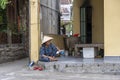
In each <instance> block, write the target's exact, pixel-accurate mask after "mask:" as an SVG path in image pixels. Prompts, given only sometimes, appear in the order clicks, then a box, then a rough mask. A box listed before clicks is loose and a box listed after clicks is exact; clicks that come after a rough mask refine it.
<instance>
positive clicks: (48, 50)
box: [40, 36, 64, 62]
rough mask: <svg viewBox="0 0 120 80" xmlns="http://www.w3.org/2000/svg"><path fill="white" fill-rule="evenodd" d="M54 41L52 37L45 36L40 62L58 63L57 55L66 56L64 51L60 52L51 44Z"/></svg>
mask: <svg viewBox="0 0 120 80" xmlns="http://www.w3.org/2000/svg"><path fill="white" fill-rule="evenodd" d="M52 39H53V38H52V37H49V36H44V38H43V41H42V46H41V48H40V61H44V62H50V61H57V58H56V54H64V51H61V50H59V49H58V48H57V47H56V46H55V45H54V44H52V43H51V40H52Z"/></svg>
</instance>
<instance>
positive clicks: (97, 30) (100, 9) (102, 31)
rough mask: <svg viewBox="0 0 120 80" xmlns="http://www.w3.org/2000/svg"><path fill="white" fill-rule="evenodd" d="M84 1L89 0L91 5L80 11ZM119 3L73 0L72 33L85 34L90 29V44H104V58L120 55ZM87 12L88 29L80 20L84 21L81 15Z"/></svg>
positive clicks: (115, 1)
mask: <svg viewBox="0 0 120 80" xmlns="http://www.w3.org/2000/svg"><path fill="white" fill-rule="evenodd" d="M85 1H89V5H90V6H91V10H89V11H88V12H87V11H84V10H85V9H84V10H83V11H82V9H83V6H86V5H87V3H85ZM119 3H120V1H119V0H74V4H73V26H74V33H79V34H81V36H84V35H85V36H86V35H87V32H89V31H90V33H91V36H90V37H91V42H90V43H91V44H98V43H100V44H104V47H103V49H104V57H105V58H108V57H113V58H117V59H118V58H119V56H120V48H119V45H120V41H119V40H120V37H119V36H118V35H119V34H120V22H119V21H120V15H119V14H120V8H119ZM89 5H88V6H89ZM88 6H87V7H88ZM85 8H86V7H85ZM86 10H87V9H86ZM81 12H82V13H81ZM87 13H88V14H91V15H89V17H88V20H89V22H90V23H89V22H88V23H86V25H88V29H87V27H86V26H85V25H82V24H83V23H82V21H83V22H85V21H86V19H85V20H84V18H83V16H85V14H87ZM81 15H83V16H81ZM90 17H91V18H90ZM81 27H83V28H81ZM90 27H91V28H90ZM81 29H83V30H81ZM84 29H85V31H87V30H88V31H87V32H85V31H84ZM81 31H83V32H81ZM86 44H87V42H86Z"/></svg>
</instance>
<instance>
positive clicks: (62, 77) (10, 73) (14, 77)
mask: <svg viewBox="0 0 120 80" xmlns="http://www.w3.org/2000/svg"><path fill="white" fill-rule="evenodd" d="M27 65H28V59H22V60H18V61H14V62H8V63H3V64H0V80H120V74H109V73H108V74H90V73H82V74H78V73H63V72H50V71H46V70H43V71H39V70H31V69H29V68H28V66H27Z"/></svg>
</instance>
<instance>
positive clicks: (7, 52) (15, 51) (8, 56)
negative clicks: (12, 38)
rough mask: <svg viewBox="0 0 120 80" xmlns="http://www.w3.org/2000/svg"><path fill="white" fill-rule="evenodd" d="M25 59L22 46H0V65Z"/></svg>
mask: <svg viewBox="0 0 120 80" xmlns="http://www.w3.org/2000/svg"><path fill="white" fill-rule="evenodd" d="M25 57H27V55H26V53H25V50H24V48H23V46H22V45H12V46H11V47H8V46H7V45H0V63H4V62H9V61H14V60H17V59H21V58H25Z"/></svg>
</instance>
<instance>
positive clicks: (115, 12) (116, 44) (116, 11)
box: [104, 0, 120, 56]
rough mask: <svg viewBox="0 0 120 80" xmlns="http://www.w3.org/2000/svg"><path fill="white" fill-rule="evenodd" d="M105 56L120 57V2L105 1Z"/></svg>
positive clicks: (113, 0) (115, 0) (117, 0)
mask: <svg viewBox="0 0 120 80" xmlns="http://www.w3.org/2000/svg"><path fill="white" fill-rule="evenodd" d="M104 32H105V34H104V36H105V41H104V43H105V56H120V36H119V34H120V0H104Z"/></svg>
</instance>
